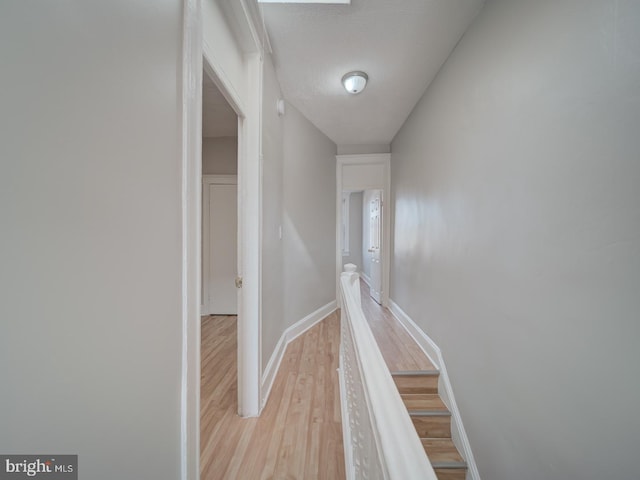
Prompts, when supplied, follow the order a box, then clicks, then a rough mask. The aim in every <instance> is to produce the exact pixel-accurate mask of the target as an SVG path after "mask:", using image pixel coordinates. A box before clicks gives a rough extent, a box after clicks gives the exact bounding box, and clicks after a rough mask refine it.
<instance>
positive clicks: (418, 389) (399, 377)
mask: <svg viewBox="0 0 640 480" xmlns="http://www.w3.org/2000/svg"><path fill="white" fill-rule="evenodd" d="M391 376H392V377H393V381H394V382H395V384H396V387H397V388H398V391H399V392H400V394H427V393H438V377H439V376H440V372H439V371H437V370H418V371H410V372H391Z"/></svg>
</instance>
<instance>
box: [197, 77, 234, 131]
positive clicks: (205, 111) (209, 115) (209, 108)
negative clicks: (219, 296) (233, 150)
mask: <svg viewBox="0 0 640 480" xmlns="http://www.w3.org/2000/svg"><path fill="white" fill-rule="evenodd" d="M237 135H238V116H237V115H236V112H234V111H233V109H232V108H231V106H230V105H229V103H228V102H227V100H226V99H225V98H224V97H223V96H222V93H220V90H218V87H216V86H215V84H214V83H213V82H212V81H211V80H210V79H209V77H208V76H207V74H206V72H203V74H202V136H203V137H204V138H210V137H236V136H237Z"/></svg>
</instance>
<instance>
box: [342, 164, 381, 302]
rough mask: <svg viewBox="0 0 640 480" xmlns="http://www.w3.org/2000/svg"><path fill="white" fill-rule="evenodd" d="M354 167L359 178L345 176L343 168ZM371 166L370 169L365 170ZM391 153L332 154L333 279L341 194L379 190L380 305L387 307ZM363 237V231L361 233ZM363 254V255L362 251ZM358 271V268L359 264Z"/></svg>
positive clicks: (351, 173) (351, 174)
mask: <svg viewBox="0 0 640 480" xmlns="http://www.w3.org/2000/svg"><path fill="white" fill-rule="evenodd" d="M354 166H358V167H359V168H358V171H359V175H358V176H357V178H353V172H348V175H346V176H345V169H349V168H350V167H354ZM367 167H371V168H367ZM390 172H391V154H390V153H374V154H358V155H336V278H338V279H339V278H340V273H341V272H342V270H343V265H342V246H341V237H342V235H341V229H342V191H343V189H344V190H345V191H360V190H362V191H364V190H382V249H381V257H382V258H381V263H382V305H383V306H385V307H387V306H388V305H389V271H390V259H391V255H390V252H391V246H390V240H391V215H390V214H391V211H390V202H389V198H390V194H391V178H390ZM363 234H364V232H363ZM363 253H364V252H363ZM359 267H360V269H361V268H362V265H359ZM339 289H340V282H339V281H338V282H337V288H336V299H337V300H338V305H340V290H339Z"/></svg>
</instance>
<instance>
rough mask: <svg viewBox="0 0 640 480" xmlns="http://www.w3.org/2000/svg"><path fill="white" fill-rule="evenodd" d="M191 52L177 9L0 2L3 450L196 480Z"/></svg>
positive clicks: (131, 473)
mask: <svg viewBox="0 0 640 480" xmlns="http://www.w3.org/2000/svg"><path fill="white" fill-rule="evenodd" d="M181 45H182V2H180V1H178V0H141V1H137V2H130V1H128V0H112V1H109V2H104V1H95V0H86V1H84V2H71V3H70V2H37V5H35V4H34V3H33V2H2V3H0V63H1V64H2V69H3V73H2V88H1V89H0V104H1V105H2V109H1V110H0V119H1V120H0V121H1V126H0V137H1V138H0V158H1V159H2V160H1V162H0V224H1V225H2V235H0V265H2V268H1V269H0V292H1V293H0V296H1V301H0V384H2V400H1V402H0V425H1V427H0V428H1V431H2V433H1V434H0V451H2V452H4V453H11V452H13V453H69V454H79V462H80V472H81V473H80V475H81V477H82V478H91V479H95V480H100V479H104V480H110V479H113V478H114V476H115V477H118V478H129V479H134V478H135V479H142V478H154V479H172V480H173V479H176V478H179V476H180V448H181V445H180V443H181V442H180V438H181V436H180V387H181V382H180V379H181V371H180V368H181V342H182V334H181V304H182V300H181V244H180V238H181V237H180V229H181V219H180V209H181V188H180V179H181V171H180V164H181V160H180V157H181V147H180V131H181V130H180V129H181V127H180V112H179V110H178V109H179V105H180V103H179V102H178V101H177V98H176V97H177V95H179V92H180V87H179V85H178V83H177V82H178V79H179V78H180V77H181ZM149 172H153V173H152V175H150V173H149Z"/></svg>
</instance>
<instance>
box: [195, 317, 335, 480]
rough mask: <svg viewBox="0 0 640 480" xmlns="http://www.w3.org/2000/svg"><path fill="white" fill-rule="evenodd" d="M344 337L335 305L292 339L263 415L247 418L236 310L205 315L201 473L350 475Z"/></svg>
mask: <svg viewBox="0 0 640 480" xmlns="http://www.w3.org/2000/svg"><path fill="white" fill-rule="evenodd" d="M339 342H340V319H339V315H338V312H334V313H333V314H331V315H329V316H328V317H327V318H325V319H324V320H323V321H321V322H320V323H319V324H317V325H316V326H314V327H313V328H311V329H310V330H308V331H307V332H306V333H304V334H303V335H301V336H300V337H298V338H297V339H296V340H294V341H293V342H291V344H289V346H288V348H287V351H286V353H285V355H284V357H283V360H282V363H281V365H280V369H279V370H278V374H277V377H276V380H275V382H274V385H273V389H272V391H271V395H270V396H269V401H268V402H267V405H266V406H265V408H264V410H263V411H262V414H261V416H260V417H259V418H247V419H243V418H240V417H238V415H237V414H236V411H237V390H236V365H237V363H236V348H237V347H236V320H235V317H232V316H208V317H202V385H201V443H200V444H201V464H200V472H201V479H202V480H214V479H237V478H241V479H247V480H249V479H251V480H253V479H301V478H305V479H314V478H315V479H331V480H333V479H336V480H339V479H342V478H345V472H344V454H343V446H342V427H341V416H340V392H339V387H338V375H337V372H336V369H337V368H338V352H339Z"/></svg>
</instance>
